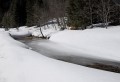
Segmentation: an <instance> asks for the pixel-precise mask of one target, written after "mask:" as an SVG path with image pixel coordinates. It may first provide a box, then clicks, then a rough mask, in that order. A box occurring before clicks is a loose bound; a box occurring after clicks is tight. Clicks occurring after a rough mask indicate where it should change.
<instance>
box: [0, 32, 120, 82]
mask: <svg viewBox="0 0 120 82" xmlns="http://www.w3.org/2000/svg"><path fill="white" fill-rule="evenodd" d="M96 81H97V82H119V81H120V74H117V73H112V72H107V71H101V70H97V69H93V68H87V67H83V66H80V65H75V64H70V63H66V62H62V61H59V60H54V59H51V58H48V57H45V56H43V55H41V54H39V53H37V52H34V51H32V50H29V49H28V47H27V46H26V45H24V44H22V43H20V42H18V41H15V40H14V39H12V38H11V37H10V36H9V34H8V33H5V32H0V82H96Z"/></svg>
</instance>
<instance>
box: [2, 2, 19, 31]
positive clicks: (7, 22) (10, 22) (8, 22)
mask: <svg viewBox="0 0 120 82" xmlns="http://www.w3.org/2000/svg"><path fill="white" fill-rule="evenodd" d="M16 2H17V1H16V0H12V2H11V5H10V9H9V10H8V11H7V12H6V13H5V14H4V17H3V19H2V22H1V24H2V25H3V26H4V27H5V28H6V30H7V29H8V28H13V27H16V26H17V24H16V21H15V9H16Z"/></svg>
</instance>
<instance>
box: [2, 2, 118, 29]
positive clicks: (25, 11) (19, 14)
mask: <svg viewBox="0 0 120 82" xmlns="http://www.w3.org/2000/svg"><path fill="white" fill-rule="evenodd" d="M48 21H50V22H48ZM49 23H53V24H54V23H55V24H58V25H59V26H60V27H61V28H63V29H64V28H66V26H70V27H71V29H86V28H87V26H90V28H93V27H94V24H96V23H102V26H103V27H106V28H107V25H108V23H110V24H111V25H119V24H120V7H119V6H118V5H116V4H115V3H114V2H113V1H112V0H0V26H4V27H5V28H7V29H8V28H13V27H19V26H24V25H27V26H33V25H37V26H43V25H46V24H49Z"/></svg>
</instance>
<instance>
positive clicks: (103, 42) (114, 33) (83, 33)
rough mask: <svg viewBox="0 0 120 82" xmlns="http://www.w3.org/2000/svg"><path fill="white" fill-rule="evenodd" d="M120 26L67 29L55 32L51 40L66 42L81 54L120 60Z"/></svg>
mask: <svg viewBox="0 0 120 82" xmlns="http://www.w3.org/2000/svg"><path fill="white" fill-rule="evenodd" d="M119 36H120V26H114V27H113V26H112V27H109V28H108V29H105V28H94V29H86V30H65V31H61V32H58V33H56V34H54V35H53V36H52V37H51V38H50V40H51V41H54V42H57V43H61V44H66V45H69V46H71V47H72V48H74V49H75V50H77V51H78V52H79V53H80V55H82V54H83V55H84V56H93V57H96V58H101V59H108V60H112V61H117V62H120V37H119Z"/></svg>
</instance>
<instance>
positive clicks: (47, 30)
mask: <svg viewBox="0 0 120 82" xmlns="http://www.w3.org/2000/svg"><path fill="white" fill-rule="evenodd" d="M40 28H41V29H42V32H43V35H44V36H45V37H49V36H51V35H52V34H54V33H56V32H58V31H59V30H60V27H59V26H58V25H57V24H49V25H45V26H42V27H36V26H32V27H27V26H22V27H19V28H18V29H16V28H11V29H9V30H8V32H9V33H10V34H11V35H12V36H13V37H20V36H21V37H24V36H30V35H32V36H35V37H42V34H41V32H40ZM0 31H4V29H0Z"/></svg>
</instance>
